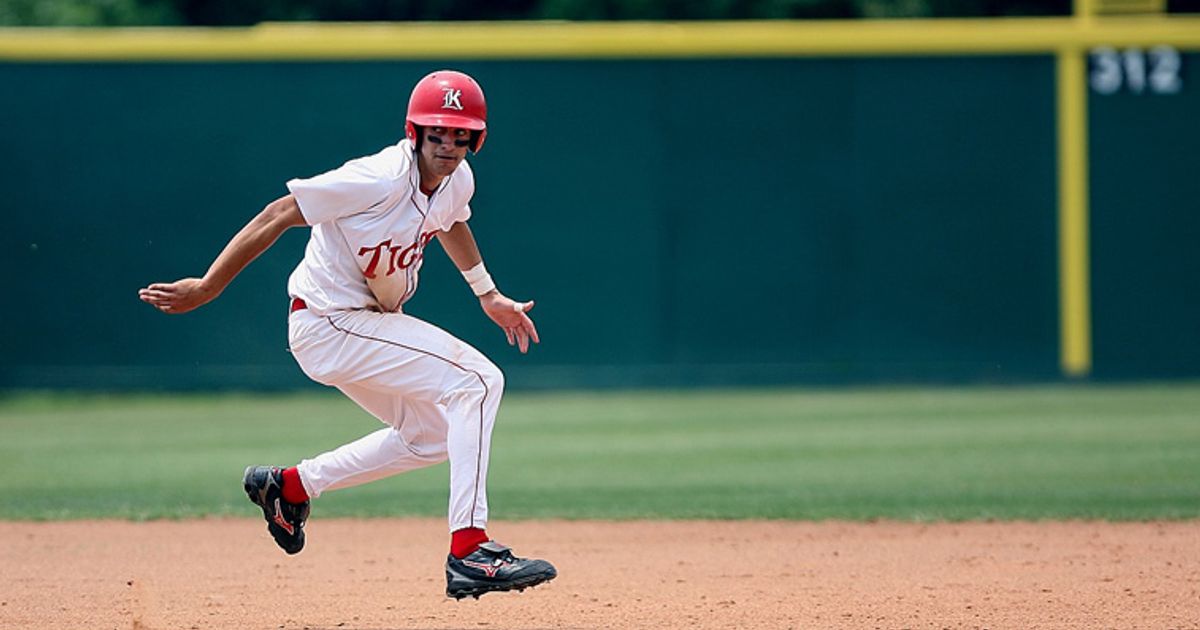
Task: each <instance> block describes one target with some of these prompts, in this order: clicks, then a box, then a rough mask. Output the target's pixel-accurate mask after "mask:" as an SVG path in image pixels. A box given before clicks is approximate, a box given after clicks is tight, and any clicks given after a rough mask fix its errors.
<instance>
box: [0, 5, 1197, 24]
mask: <svg viewBox="0 0 1200 630" xmlns="http://www.w3.org/2000/svg"><path fill="white" fill-rule="evenodd" d="M1167 7H1168V11H1170V12H1196V11H1200V0H1168V3H1167ZM1070 12H1071V0H457V1H456V0H0V25H4V26H249V25H253V24H257V23H259V22H287V21H343V22H355V21H413V20H427V21H433V20H439V21H440V20H743V19H833V18H842V19H845V18H903V17H988V16H991V17H996V16H1029V15H1066V14H1068V13H1070Z"/></svg>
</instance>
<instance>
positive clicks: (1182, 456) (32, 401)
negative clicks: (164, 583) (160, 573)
mask: <svg viewBox="0 0 1200 630" xmlns="http://www.w3.org/2000/svg"><path fill="white" fill-rule="evenodd" d="M1197 409H1200V385H1195V384H1192V385H1180V386H1123V387H1038V388H1002V389H995V388H978V389H916V388H914V389H902V390H886V389H845V390H834V391H798V390H761V391H718V392H705V391H692V392H635V393H598V394H580V393H564V394H553V395H548V394H540V395H535V394H522V395H517V394H514V395H511V396H509V397H508V398H506V400H505V403H504V405H503V408H502V410H501V417H500V420H499V423H498V425H497V428H496V433H495V438H494V447H493V452H492V466H491V483H490V487H489V494H490V497H491V503H492V509H493V514H494V515H495V516H496V517H497V518H505V519H512V518H543V517H561V518H785V519H825V518H839V519H872V518H897V519H915V520H925V519H986V518H999V519H1018V518H1019V519H1042V518H1106V519H1148V518H1195V517H1197V516H1200V503H1197V501H1196V500H1195V498H1196V497H1197V496H1200V468H1197V466H1196V462H1197V461H1200V416H1198V415H1197V414H1196V410H1197ZM379 427H380V425H379V424H378V422H376V421H375V420H374V419H372V418H370V417H368V416H367V415H366V414H365V413H363V412H362V411H360V410H359V409H358V408H357V407H355V406H354V405H353V403H351V402H350V401H348V400H346V399H344V398H342V397H340V396H339V395H334V394H330V395H322V394H304V395H286V396H213V397H204V396H182V397H169V396H150V397H132V396H121V397H103V396H62V395H27V396H10V397H8V398H4V399H0V518H6V519H58V518H90V517H118V518H133V519H145V518H160V517H168V518H177V517H194V516H201V515H241V516H253V515H254V514H255V512H254V510H253V507H252V506H251V505H250V504H249V503H248V502H247V501H246V499H245V497H244V495H243V494H242V492H241V487H240V483H239V481H240V476H241V472H242V469H243V467H244V466H246V465H248V464H261V463H278V464H288V463H293V462H296V461H298V460H299V459H301V458H303V457H305V456H309V455H312V454H315V453H317V452H320V451H321V450H325V449H328V448H332V447H334V446H337V445H339V444H342V443H344V442H347V441H350V440H353V439H355V438H357V437H358V436H360V435H363V434H365V433H367V432H370V431H373V430H376V429H378V428H379ZM446 484H447V469H446V466H445V465H444V464H443V465H439V466H435V467H432V468H428V469H424V470H420V471H416V472H412V473H408V474H405V475H400V476H397V477H393V478H391V479H387V480H382V481H378V482H375V483H372V484H368V485H365V486H360V487H358V488H351V489H346V490H340V491H337V492H331V493H329V494H327V495H326V496H324V497H321V498H320V499H319V500H318V501H317V502H316V505H315V506H314V510H315V514H316V517H318V518H320V517H328V516H393V515H423V516H439V515H443V514H444V513H445V507H446V500H447V494H448V493H447V488H446Z"/></svg>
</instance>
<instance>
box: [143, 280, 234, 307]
mask: <svg viewBox="0 0 1200 630" xmlns="http://www.w3.org/2000/svg"><path fill="white" fill-rule="evenodd" d="M138 297H139V298H141V300H142V301H143V302H145V303H147V304H149V305H150V306H153V307H154V308H156V309H158V310H160V311H162V312H164V313H170V314H172V315H176V314H179V313H186V312H188V311H190V310H193V309H195V308H198V307H200V306H203V305H205V304H207V303H208V302H210V301H212V299H213V298H215V297H217V294H216V292H214V291H213V290H211V289H209V288H208V287H207V286H206V285H205V284H204V281H203V280H201V279H200V278H184V279H183V280H176V281H175V282H165V283H164V282H156V283H154V284H152V285H150V286H148V287H146V288H144V289H138Z"/></svg>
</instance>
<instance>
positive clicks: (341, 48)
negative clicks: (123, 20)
mask: <svg viewBox="0 0 1200 630" xmlns="http://www.w3.org/2000/svg"><path fill="white" fill-rule="evenodd" d="M1148 44H1165V45H1169V46H1174V47H1176V48H1179V49H1183V50H1200V16H1196V17H1192V16H1186V17H1184V16H1170V17H1167V16H1145V17H1112V18H1094V19H1090V20H1087V21H1086V22H1085V21H1082V20H1077V19H1074V18H1066V17H1060V18H1005V19H969V20H958V19H936V20H835V21H815V22H793V21H745V22H486V23H480V22H465V23H464V22H446V23H401V24H394V23H388V24H331V23H322V24H310V23H273V24H263V25H259V26H254V27H249V28H119V29H83V28H34V29H20V28H16V29H14V28H9V29H0V60H9V61H185V60H194V61H220V60H232V61H246V60H300V59H318V60H327V59H446V58H454V59H577V58H608V59H612V58H643V59H644V58H674V57H682V58H694V57H796V56H863V55H888V56H891V55H930V54H954V55H963V54H1054V53H1057V52H1058V51H1059V50H1062V49H1063V48H1071V49H1087V48H1091V47H1093V46H1099V45H1109V46H1117V47H1123V46H1135V45H1148Z"/></svg>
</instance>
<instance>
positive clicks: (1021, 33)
mask: <svg viewBox="0 0 1200 630" xmlns="http://www.w3.org/2000/svg"><path fill="white" fill-rule="evenodd" d="M1076 2H1077V5H1078V6H1077V7H1076V15H1074V16H1072V17H1054V18H1005V19H935V20H852V21H811V22H793V21H743V22H686V23H673V22H487V23H470V22H467V23H463V22H452V23H402V24H394V23H388V24H330V23H322V24H308V23H299V24H295V23H289V24H282V23H280V24H263V25H260V26H255V27H250V28H124V29H79V28H34V29H11V28H10V29H0V62H5V61H8V62H122V61H138V62H155V61H163V62H173V61H185V62H186V61H261V60H296V61H299V60H355V59H409V60H418V59H448V58H453V59H460V60H467V59H497V60H499V59H622V58H627V59H647V58H651V59H652V58H751V57H809V56H828V57H846V56H900V55H956V56H957V55H996V54H1045V55H1054V56H1055V57H1056V59H1057V103H1058V110H1057V120H1058V187H1059V206H1058V207H1059V211H1058V226H1059V311H1060V317H1059V333H1060V334H1059V338H1060V347H1059V360H1060V366H1061V369H1062V371H1063V373H1064V374H1066V375H1068V376H1086V375H1087V374H1089V373H1090V372H1091V368H1092V341H1091V301H1090V300H1091V298H1090V293H1091V288H1090V278H1089V273H1090V272H1089V260H1090V255H1089V236H1088V223H1089V215H1088V160H1087V142H1088V138H1087V97H1088V92H1087V89H1088V88H1087V77H1086V72H1087V59H1086V55H1087V53H1088V51H1089V49H1092V48H1095V47H1098V46H1109V47H1113V48H1132V47H1152V46H1171V47H1173V48H1175V49H1178V50H1183V51H1200V16H1167V15H1145V16H1120V17H1107V16H1098V15H1095V11H1094V9H1095V6H1096V3H1095V0H1076Z"/></svg>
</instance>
